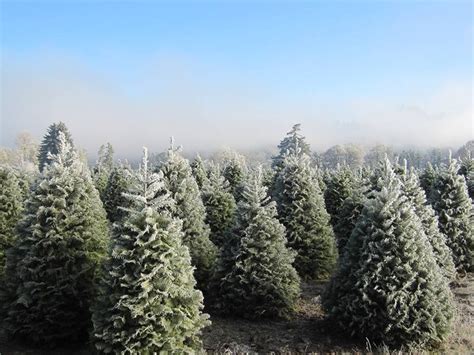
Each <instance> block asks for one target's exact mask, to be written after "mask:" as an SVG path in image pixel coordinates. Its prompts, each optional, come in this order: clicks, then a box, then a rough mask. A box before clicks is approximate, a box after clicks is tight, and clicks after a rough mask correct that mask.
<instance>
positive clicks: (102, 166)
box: [93, 143, 114, 199]
mask: <svg viewBox="0 0 474 355" xmlns="http://www.w3.org/2000/svg"><path fill="white" fill-rule="evenodd" d="M113 168H114V148H113V147H112V144H110V143H107V144H105V145H101V146H100V148H99V154H98V158H97V163H96V165H95V168H94V174H93V177H94V184H95V187H96V189H97V190H98V191H99V195H100V197H101V198H102V199H103V198H104V192H105V189H106V187H107V181H108V180H109V176H110V173H111V172H112V169H113Z"/></svg>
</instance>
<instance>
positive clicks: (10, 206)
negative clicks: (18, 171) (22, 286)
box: [0, 166, 23, 288]
mask: <svg viewBox="0 0 474 355" xmlns="http://www.w3.org/2000/svg"><path fill="white" fill-rule="evenodd" d="M22 209H23V196H22V191H21V189H20V186H19V183H18V179H17V178H16V175H15V173H14V172H13V170H12V169H11V168H9V167H5V166H0V286H3V285H2V282H3V277H4V269H5V253H6V251H7V249H9V248H11V246H12V245H13V241H14V239H15V235H16V233H15V226H16V224H17V222H18V220H19V219H20V217H21V212H22ZM2 288H3V287H2Z"/></svg>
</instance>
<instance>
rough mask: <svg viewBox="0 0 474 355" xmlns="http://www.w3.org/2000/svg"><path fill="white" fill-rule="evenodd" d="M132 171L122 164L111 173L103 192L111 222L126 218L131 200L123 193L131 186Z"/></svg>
mask: <svg viewBox="0 0 474 355" xmlns="http://www.w3.org/2000/svg"><path fill="white" fill-rule="evenodd" d="M129 175H130V172H129V171H128V168H127V167H125V166H123V165H120V166H117V167H115V168H114V169H113V170H112V172H111V173H110V177H109V179H108V181H107V185H106V187H105V190H104V194H103V201H104V207H105V211H106V212H107V218H108V219H109V221H110V222H112V223H114V222H118V221H120V220H121V219H122V218H124V216H125V214H126V210H125V209H124V208H126V207H127V205H128V202H129V200H128V199H127V198H126V197H125V196H124V195H123V194H124V193H126V192H127V191H128V189H129V186H130V178H129Z"/></svg>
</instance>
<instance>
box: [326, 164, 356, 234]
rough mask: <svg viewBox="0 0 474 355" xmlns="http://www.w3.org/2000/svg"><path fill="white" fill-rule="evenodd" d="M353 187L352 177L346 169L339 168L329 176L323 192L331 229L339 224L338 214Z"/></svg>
mask: <svg viewBox="0 0 474 355" xmlns="http://www.w3.org/2000/svg"><path fill="white" fill-rule="evenodd" d="M353 185H354V177H353V176H352V172H351V171H350V170H349V169H348V168H345V167H343V168H339V169H337V170H335V171H333V172H332V173H331V174H330V176H329V179H328V181H327V183H326V190H325V191H324V201H325V204H326V210H327V211H328V213H329V215H330V216H331V224H332V226H333V227H335V226H336V224H337V223H338V222H339V212H340V210H341V207H342V205H343V203H344V200H345V199H346V198H348V197H349V196H350V195H351V194H352V190H353V188H354V186H353Z"/></svg>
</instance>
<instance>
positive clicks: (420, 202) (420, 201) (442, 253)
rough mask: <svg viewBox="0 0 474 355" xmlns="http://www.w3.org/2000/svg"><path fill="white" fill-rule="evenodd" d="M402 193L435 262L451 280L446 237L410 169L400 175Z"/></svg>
mask: <svg viewBox="0 0 474 355" xmlns="http://www.w3.org/2000/svg"><path fill="white" fill-rule="evenodd" d="M401 179H402V183H403V193H404V194H405V196H406V197H408V200H409V201H410V202H411V203H412V205H413V207H414V208H415V213H416V215H417V216H418V218H419V219H420V221H421V224H422V227H423V231H424V232H425V234H426V237H427V238H428V241H429V242H430V244H431V247H432V248H433V252H434V255H435V258H436V262H437V263H438V265H439V267H440V268H441V271H442V273H443V275H444V276H446V278H447V279H448V280H451V279H453V278H454V276H455V275H456V270H455V267H454V262H453V257H452V254H451V250H450V249H449V248H448V246H447V245H446V237H445V236H444V235H443V234H442V233H441V232H440V230H439V226H438V219H437V217H436V214H435V212H434V210H433V208H432V207H431V205H429V204H428V202H427V200H426V195H425V192H424V191H423V189H422V188H421V187H420V184H419V180H418V176H417V174H416V172H415V170H414V169H413V168H412V169H411V170H410V171H409V172H408V171H407V169H406V165H405V169H404V172H403V174H402V175H401Z"/></svg>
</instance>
